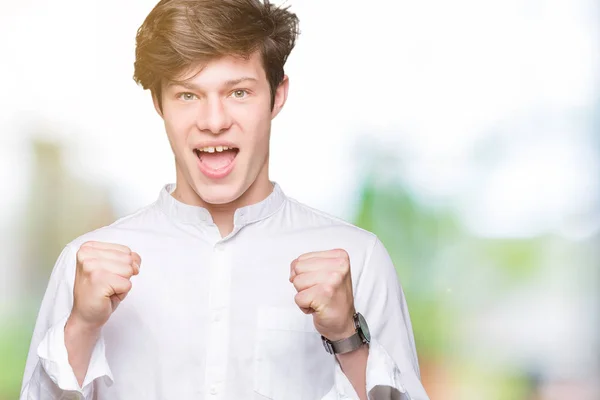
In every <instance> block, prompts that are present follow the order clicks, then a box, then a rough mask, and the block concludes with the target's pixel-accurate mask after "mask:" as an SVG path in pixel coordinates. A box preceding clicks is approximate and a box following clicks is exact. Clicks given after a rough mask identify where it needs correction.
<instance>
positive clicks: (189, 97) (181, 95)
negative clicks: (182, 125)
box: [177, 92, 197, 101]
mask: <svg viewBox="0 0 600 400" xmlns="http://www.w3.org/2000/svg"><path fill="white" fill-rule="evenodd" d="M177 98H178V99H181V100H184V101H190V100H195V99H197V97H196V95H195V94H194V93H189V92H185V93H179V94H178V95H177Z"/></svg>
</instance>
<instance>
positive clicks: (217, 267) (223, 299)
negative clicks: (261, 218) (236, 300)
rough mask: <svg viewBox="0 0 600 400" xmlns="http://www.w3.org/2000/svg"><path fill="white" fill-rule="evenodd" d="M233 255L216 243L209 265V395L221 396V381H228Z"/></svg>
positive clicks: (207, 392)
mask: <svg viewBox="0 0 600 400" xmlns="http://www.w3.org/2000/svg"><path fill="white" fill-rule="evenodd" d="M231 268H232V265H231V254H230V253H229V252H228V251H227V248H226V247H225V246H224V245H223V244H222V243H217V244H215V246H214V251H213V254H212V260H211V264H210V285H209V315H210V316H211V317H210V318H211V319H210V323H209V329H208V330H209V334H208V337H209V342H208V343H207V344H206V346H207V347H206V354H207V357H206V375H205V388H206V389H205V390H206V392H205V394H206V396H207V398H208V397H210V398H213V399H214V398H218V397H219V396H220V395H222V391H220V390H219V389H220V384H221V383H222V382H224V381H225V377H226V372H227V356H228V350H229V321H228V318H227V316H228V312H229V302H230V298H229V297H230V292H231V289H230V288H231Z"/></svg>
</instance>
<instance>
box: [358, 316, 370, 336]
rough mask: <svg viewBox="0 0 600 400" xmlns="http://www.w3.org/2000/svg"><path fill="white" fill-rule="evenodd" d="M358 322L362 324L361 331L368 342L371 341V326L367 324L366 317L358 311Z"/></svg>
mask: <svg viewBox="0 0 600 400" xmlns="http://www.w3.org/2000/svg"><path fill="white" fill-rule="evenodd" d="M358 323H359V324H360V331H361V333H362V335H363V337H364V338H365V340H366V341H367V343H369V342H370V341H371V333H370V332H369V326H368V325H367V321H366V320H365V317H363V316H362V314H360V313H358Z"/></svg>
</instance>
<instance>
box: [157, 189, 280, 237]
mask: <svg viewBox="0 0 600 400" xmlns="http://www.w3.org/2000/svg"><path fill="white" fill-rule="evenodd" d="M271 183H272V184H273V191H272V192H271V194H269V195H268V196H267V198H265V199H264V200H262V201H260V202H258V203H255V204H250V205H249V206H245V207H241V208H238V209H237V210H236V211H235V214H234V217H233V221H234V225H236V226H243V225H247V224H251V223H253V222H257V221H260V220H262V219H265V218H267V217H269V216H271V215H273V214H274V213H275V212H276V211H277V210H278V209H279V208H280V207H281V205H282V204H283V202H284V201H285V199H286V196H285V194H284V193H283V191H282V190H281V187H280V186H279V185H278V184H277V183H276V182H271ZM174 190H175V184H174V183H169V184H167V185H165V186H164V187H163V188H162V190H161V191H160V195H159V196H158V200H157V205H158V207H159V208H160V209H161V210H162V211H163V212H164V213H165V214H167V216H168V217H170V218H172V219H174V220H177V221H179V222H182V223H187V224H212V223H213V220H212V216H211V215H210V212H209V211H208V210H207V209H206V208H204V207H200V206H192V205H189V204H185V203H182V202H181V201H179V200H177V199H175V198H174V197H173V196H171V193H173V191H174Z"/></svg>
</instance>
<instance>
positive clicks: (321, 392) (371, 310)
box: [21, 183, 427, 400]
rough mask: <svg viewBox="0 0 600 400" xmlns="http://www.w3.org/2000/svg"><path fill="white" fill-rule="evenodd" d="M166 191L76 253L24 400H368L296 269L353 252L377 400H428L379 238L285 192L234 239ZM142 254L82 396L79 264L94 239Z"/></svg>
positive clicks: (370, 383) (237, 220)
mask: <svg viewBox="0 0 600 400" xmlns="http://www.w3.org/2000/svg"><path fill="white" fill-rule="evenodd" d="M173 190H174V185H172V184H171V185H166V186H165V187H164V188H163V189H162V190H161V192H160V195H159V198H158V200H157V201H156V202H154V203H153V204H151V205H149V206H147V207H145V208H143V209H141V210H139V211H137V212H136V213H134V214H131V215H129V216H126V217H124V218H121V219H119V220H117V221H116V222H114V223H113V224H111V225H109V226H106V227H103V228H100V229H97V230H95V231H92V232H89V233H87V234H85V235H82V236H81V237H79V238H77V239H75V240H74V241H73V242H71V243H69V244H68V245H67V246H66V247H65V248H64V250H63V251H62V253H61V254H60V257H59V258H58V261H57V262H56V265H55V267H54V269H53V272H52V275H51V277H50V282H49V284H48V288H47V290H46V293H45V295H44V299H43V302H42V305H41V309H40V311H39V315H38V319H37V322H36V326H35V331H34V334H33V339H32V342H31V347H30V350H29V356H28V359H27V365H26V368H25V375H24V380H23V387H22V391H21V400H24V399H30V400H33V399H35V400H38V399H98V400H155V399H156V400H158V399H161V400H172V399H186V400H187V399H207V400H218V399H275V400H300V399H302V400H304V399H307V400H308V399H310V400H312V399H325V400H334V399H357V398H358V396H357V395H356V392H355V391H354V389H353V388H352V385H351V384H350V382H349V381H348V379H347V378H346V376H345V375H344V374H343V372H342V370H341V368H340V366H339V363H338V362H337V360H336V358H335V357H334V356H333V355H330V354H328V353H327V352H326V351H325V349H324V348H323V345H322V342H321V336H320V334H319V333H318V332H317V331H316V329H315V327H314V325H313V317H312V316H311V315H305V314H304V313H302V311H301V310H300V309H299V308H298V306H297V305H296V304H295V302H294V296H295V294H296V293H297V292H296V290H295V288H294V286H293V285H292V284H291V283H290V282H289V280H288V278H289V273H290V263H291V261H292V260H294V259H295V258H296V257H298V256H299V255H301V254H303V253H307V252H312V251H319V250H330V249H334V248H342V249H345V250H346V251H347V252H348V254H349V256H350V263H351V274H352V284H353V290H354V296H355V297H354V302H355V308H356V310H357V311H359V312H360V313H362V314H363V315H364V317H365V319H366V321H367V323H368V325H369V329H370V331H371V335H372V342H371V344H370V346H369V357H368V362H367V376H366V378H367V392H368V393H369V394H370V396H371V398H372V399H412V400H423V399H427V395H426V393H425V391H424V389H423V387H422V385H421V382H420V376H419V366H418V362H417V355H416V351H415V345H414V339H413V333H412V327H411V322H410V318H409V315H408V309H407V305H406V301H405V298H404V294H403V292H402V289H401V287H400V284H399V283H398V279H397V276H396V271H395V269H394V266H393V265H392V262H391V260H390V258H389V256H388V253H387V251H386V250H385V248H384V246H383V245H382V244H381V242H380V241H379V240H378V239H377V237H376V236H375V235H374V234H372V233H370V232H367V231H365V230H363V229H360V228H357V227H355V226H353V225H351V224H349V223H347V222H344V221H342V220H340V219H337V218H334V217H331V216H329V215H326V214H324V213H322V212H320V211H318V210H315V209H312V208H310V207H307V206H305V205H303V204H301V203H299V202H297V201H296V200H293V199H291V198H289V197H286V196H285V195H284V193H283V191H282V190H281V188H280V187H279V185H278V184H276V183H274V189H273V192H272V193H271V194H270V195H269V196H268V197H267V198H266V199H265V200H263V201H261V202H260V203H257V204H253V205H250V206H246V207H243V208H240V209H238V210H237V211H236V212H235V216H234V229H233V231H232V232H231V234H229V235H228V236H227V237H225V238H222V237H221V235H220V233H219V230H218V228H217V226H216V225H215V224H214V223H213V221H212V218H211V215H210V213H209V212H208V210H206V209H204V208H201V207H196V206H190V205H186V204H183V203H181V202H179V201H177V200H176V199H175V198H173V197H172V196H171V195H170V194H171V193H172V192H173ZM90 240H93V241H102V242H111V243H118V244H122V245H125V246H128V247H130V248H131V249H132V251H135V252H137V253H139V254H140V256H141V258H142V264H141V269H140V274H139V275H137V276H134V277H132V283H133V287H132V289H131V291H130V292H129V295H128V296H127V298H126V299H125V300H124V301H123V302H122V303H121V304H120V306H119V307H118V308H117V310H116V311H115V312H114V313H113V315H112V316H111V317H110V319H109V320H108V322H107V323H106V325H105V326H104V327H103V329H102V334H101V337H100V339H99V341H98V342H97V344H96V346H95V348H94V351H93V353H92V357H91V361H90V364H89V368H88V371H87V375H86V377H85V380H84V383H83V385H82V386H80V385H79V384H78V382H77V379H76V377H75V375H74V373H73V370H72V368H71V366H70V364H69V361H68V355H67V350H66V347H65V344H64V325H65V322H66V320H67V318H68V316H69V313H70V311H71V307H72V305H73V282H74V277H75V265H76V261H75V260H76V259H75V257H76V253H77V251H78V249H79V247H80V246H81V245H82V244H83V243H84V242H86V241H90Z"/></svg>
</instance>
